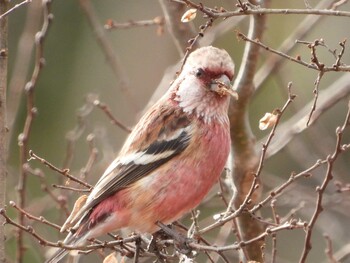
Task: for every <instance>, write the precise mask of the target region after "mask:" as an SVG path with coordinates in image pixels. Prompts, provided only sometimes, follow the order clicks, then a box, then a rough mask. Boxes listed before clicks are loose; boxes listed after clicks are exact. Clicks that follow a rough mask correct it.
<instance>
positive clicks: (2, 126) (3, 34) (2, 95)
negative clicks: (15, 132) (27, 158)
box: [0, 0, 9, 262]
mask: <svg viewBox="0 0 350 263" xmlns="http://www.w3.org/2000/svg"><path fill="white" fill-rule="evenodd" d="M8 7H9V1H8V0H1V1H0V13H1V14H3V13H6V12H7V10H8ZM7 71H8V20H7V18H5V17H4V18H3V19H0V207H4V206H5V200H6V177H7V166H6V165H7V161H6V159H7V155H8V154H7V146H8V144H7V140H8V126H7V109H6V105H7V102H6V101H7V74H8V72H7ZM3 222H4V220H2V219H1V220H0V262H6V253H5V240H6V238H5V231H4V225H3Z"/></svg>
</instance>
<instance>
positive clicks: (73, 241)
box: [45, 233, 86, 263]
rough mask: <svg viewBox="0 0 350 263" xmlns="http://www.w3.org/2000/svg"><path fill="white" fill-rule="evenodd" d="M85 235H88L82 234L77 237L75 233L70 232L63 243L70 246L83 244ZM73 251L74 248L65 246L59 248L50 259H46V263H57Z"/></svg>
mask: <svg viewBox="0 0 350 263" xmlns="http://www.w3.org/2000/svg"><path fill="white" fill-rule="evenodd" d="M85 236H86V235H81V236H79V237H77V236H76V235H75V234H73V233H69V234H68V235H67V237H66V238H65V240H64V241H63V244H65V245H70V246H77V245H82V244H83V243H85V240H86V239H85ZM71 251H72V250H67V249H65V248H59V249H58V250H57V251H55V253H54V254H53V255H52V256H50V258H49V259H47V260H46V261H45V263H57V262H59V261H60V260H61V259H62V258H63V257H64V256H66V255H67V254H68V253H70V252H71Z"/></svg>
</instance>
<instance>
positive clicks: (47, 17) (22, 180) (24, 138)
mask: <svg viewBox="0 0 350 263" xmlns="http://www.w3.org/2000/svg"><path fill="white" fill-rule="evenodd" d="M50 6H51V0H43V24H42V28H41V30H40V31H39V32H38V33H36V35H35V46H36V54H35V66H34V71H33V73H32V76H31V79H30V81H29V82H27V84H26V85H25V91H26V94H27V116H26V120H25V124H24V128H23V132H22V133H21V134H20V135H19V136H18V145H19V148H20V167H21V171H20V177H19V181H18V186H17V191H18V202H19V205H20V207H25V205H26V200H25V190H26V181H27V171H26V169H25V168H24V167H25V164H26V163H27V159H28V158H27V156H28V142H29V136H30V132H31V129H32V124H33V121H34V118H35V115H36V114H37V111H38V110H37V108H36V107H35V105H34V91H35V87H36V83H37V81H38V79H39V76H40V73H41V70H42V68H43V66H44V65H45V58H44V41H45V38H46V36H47V33H48V30H49V26H50V25H51V22H52V20H53V15H52V14H51V11H50ZM19 222H20V224H23V223H24V215H23V214H22V213H20V214H19ZM22 233H23V232H22V231H18V235H17V262H19V263H21V262H22V261H23V260H24V252H25V247H24V244H23V235H22Z"/></svg>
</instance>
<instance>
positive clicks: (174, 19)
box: [159, 0, 198, 57]
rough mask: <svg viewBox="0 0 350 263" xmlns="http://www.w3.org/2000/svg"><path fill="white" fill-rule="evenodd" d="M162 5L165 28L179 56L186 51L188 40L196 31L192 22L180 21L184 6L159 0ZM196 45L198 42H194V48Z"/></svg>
mask: <svg viewBox="0 0 350 263" xmlns="http://www.w3.org/2000/svg"><path fill="white" fill-rule="evenodd" d="M159 4H160V6H161V7H162V10H163V13H164V17H165V21H166V25H167V29H168V30H169V32H170V35H171V36H172V39H173V41H174V43H175V46H176V48H177V51H178V53H179V55H180V57H183V56H184V54H185V52H186V47H187V45H188V40H189V39H190V38H192V37H193V36H194V35H195V34H196V32H195V29H194V26H193V24H192V23H181V22H180V20H181V17H182V15H183V14H184V13H185V10H186V6H185V5H182V4H179V3H175V2H169V1H168V0H159ZM197 47H198V43H196V42H195V43H194V48H197Z"/></svg>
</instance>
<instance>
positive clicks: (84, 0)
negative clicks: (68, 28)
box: [79, 0, 140, 113]
mask: <svg viewBox="0 0 350 263" xmlns="http://www.w3.org/2000/svg"><path fill="white" fill-rule="evenodd" d="M79 4H80V6H81V8H82V9H83V11H84V13H85V15H86V17H87V19H88V21H89V24H90V26H91V27H92V29H93V32H94V34H95V37H96V40H97V43H98V44H99V45H100V47H101V50H102V51H103V52H104V54H105V56H106V59H107V61H108V63H109V64H110V66H111V69H112V71H113V73H114V74H115V76H116V77H117V79H118V81H119V84H120V85H119V86H120V89H121V92H122V93H123V94H124V96H125V98H126V99H127V100H128V102H129V103H128V105H129V106H130V108H131V110H133V111H134V113H137V112H138V111H139V110H140V108H139V106H138V105H137V103H136V99H135V95H134V93H133V91H132V90H131V88H130V87H129V80H128V78H127V75H126V73H125V72H124V69H123V67H122V63H121V61H120V58H119V57H118V55H117V54H116V52H115V51H114V49H113V47H112V45H111V43H110V41H109V40H108V38H107V37H106V33H105V31H104V28H103V26H102V25H101V24H100V23H99V21H98V19H97V16H96V14H95V10H94V9H93V7H92V5H91V3H90V0H79Z"/></svg>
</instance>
